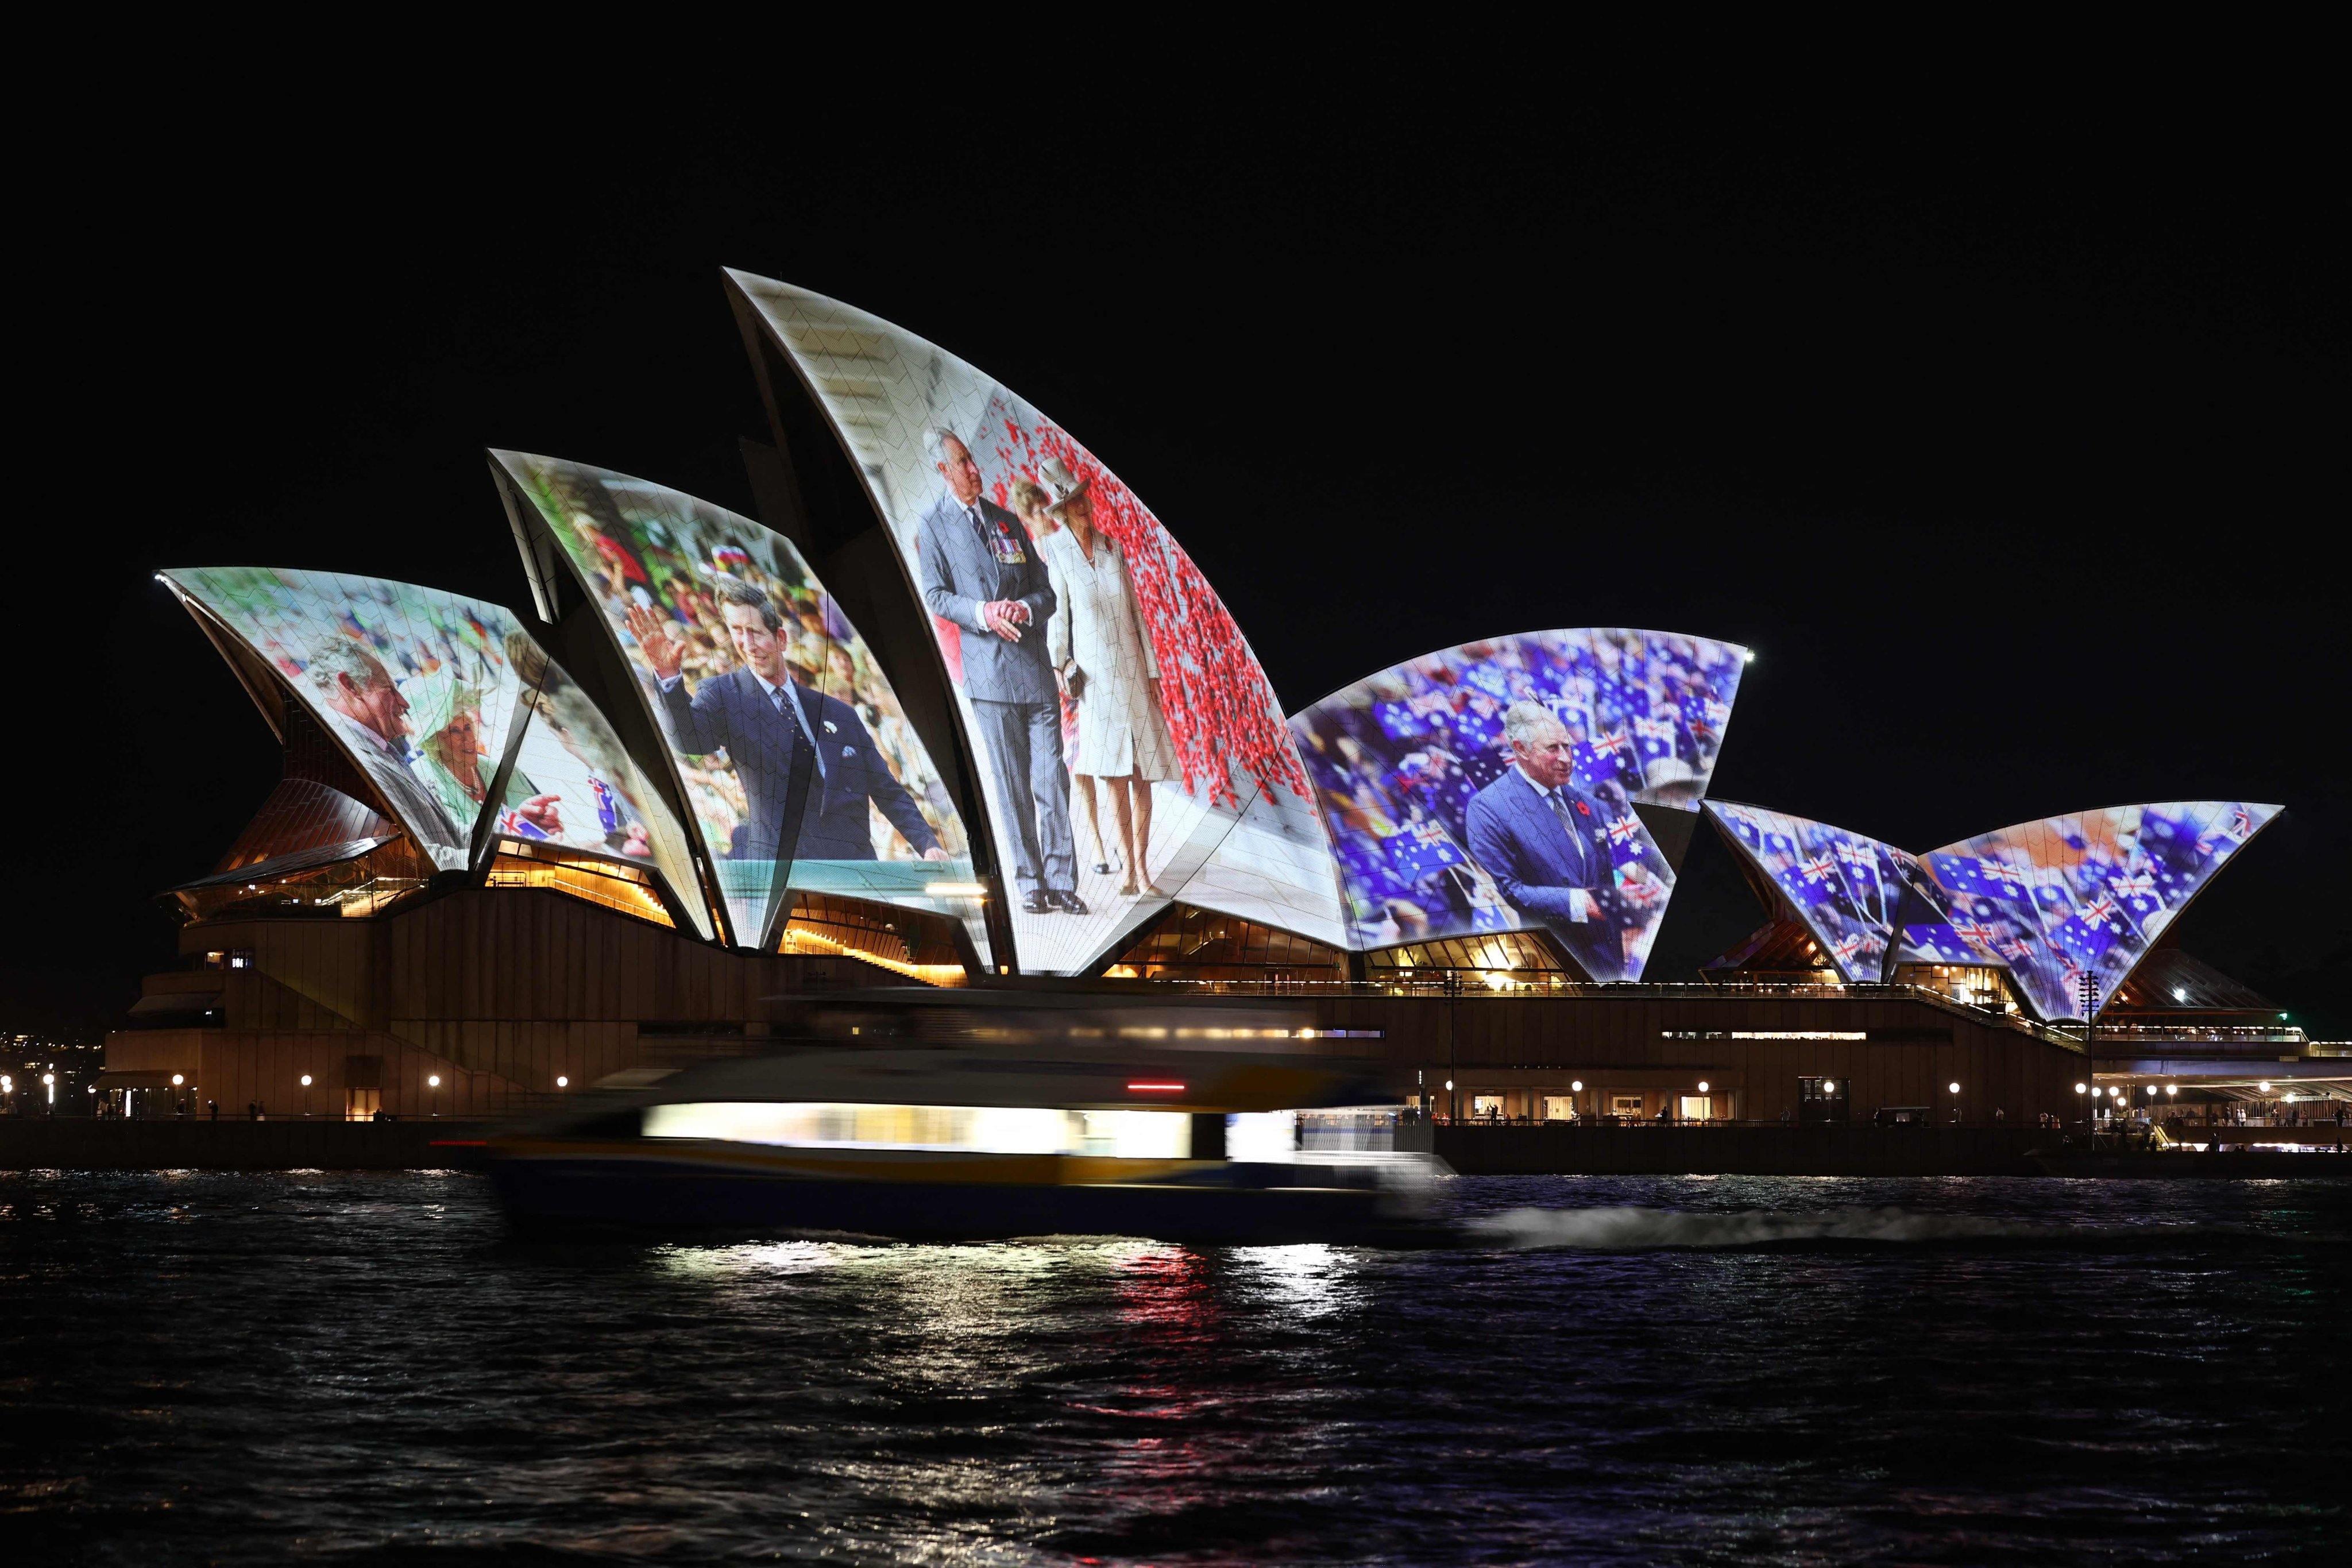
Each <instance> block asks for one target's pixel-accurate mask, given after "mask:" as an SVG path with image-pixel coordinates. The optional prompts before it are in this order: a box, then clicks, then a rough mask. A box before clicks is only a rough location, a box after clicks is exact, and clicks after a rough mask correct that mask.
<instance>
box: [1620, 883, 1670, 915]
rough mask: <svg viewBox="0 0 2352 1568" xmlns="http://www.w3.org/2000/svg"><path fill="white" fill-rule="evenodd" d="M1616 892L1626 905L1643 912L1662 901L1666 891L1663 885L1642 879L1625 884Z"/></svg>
mask: <svg viewBox="0 0 2352 1568" xmlns="http://www.w3.org/2000/svg"><path fill="white" fill-rule="evenodd" d="M1617 891H1618V892H1620V893H1621V894H1622V895H1624V899H1625V901H1626V902H1627V903H1629V904H1632V905H1633V906H1634V907H1635V908H1636V909H1644V910H1645V909H1648V908H1649V907H1650V906H1651V905H1652V904H1654V903H1658V902H1660V901H1662V900H1664V898H1665V896H1666V892H1667V889H1665V888H1664V886H1663V885H1661V884H1659V883H1657V882H1654V881H1651V880H1650V879H1648V878H1646V877H1644V878H1643V879H1642V880H1640V881H1638V882H1628V883H1626V884H1625V885H1624V886H1623V887H1622V888H1619V889H1617Z"/></svg>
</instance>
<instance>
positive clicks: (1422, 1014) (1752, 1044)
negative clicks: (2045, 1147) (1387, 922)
mask: <svg viewBox="0 0 2352 1568" xmlns="http://www.w3.org/2000/svg"><path fill="white" fill-rule="evenodd" d="M1317 1013H1318V1027H1320V1028H1328V1029H1346V1030H1371V1029H1377V1030H1379V1031H1380V1035H1381V1037H1380V1039H1379V1040H1378V1041H1377V1042H1373V1041H1370V1040H1365V1039H1360V1038H1340V1039H1334V1040H1330V1041H1328V1042H1327V1043H1325V1044H1323V1045H1322V1046H1321V1047H1319V1048H1321V1049H1323V1050H1325V1051H1328V1052H1329V1053H1332V1054H1339V1055H1358V1054H1371V1051H1368V1050H1367V1049H1366V1047H1371V1049H1372V1051H1377V1053H1378V1054H1379V1055H1380V1056H1381V1057H1383V1058H1385V1059H1387V1060H1388V1061H1389V1062H1390V1063H1391V1064H1392V1065H1394V1066H1395V1067H1397V1068H1402V1069H1408V1070H1410V1071H1414V1072H1418V1073H1419V1074H1420V1075H1421V1078H1422V1079H1423V1081H1424V1082H1425V1083H1427V1084H1431V1085H1435V1084H1438V1083H1442V1082H1443V1081H1444V1079H1445V1078H1446V1077H1447V1076H1449V1070H1450V1076H1452V1077H1453V1078H1454V1081H1455V1084H1456V1086H1457V1089H1458V1090H1459V1091H1460V1092H1463V1093H1468V1092H1470V1090H1471V1088H1472V1086H1475V1087H1477V1088H1478V1089H1512V1088H1516V1089H1521V1090H1523V1091H1524V1090H1538V1089H1550V1090H1551V1091H1552V1092H1559V1091H1560V1090H1561V1089H1564V1088H1565V1085H1566V1082H1567V1081H1569V1080H1571V1079H1577V1078H1582V1079H1585V1080H1586V1081H1587V1083H1588V1085H1593V1086H1597V1085H1599V1084H1603V1083H1615V1084H1618V1085H1622V1087H1625V1088H1628V1089H1631V1088H1633V1087H1636V1086H1639V1087H1645V1088H1646V1087H1655V1088H1657V1089H1660V1090H1664V1089H1668V1088H1670V1087H1674V1086H1680V1087H1679V1089H1678V1090H1677V1091H1678V1092H1681V1093H1691V1092H1695V1091H1696V1085H1697V1083H1698V1082H1699V1081H1700V1080H1701V1079H1705V1080H1706V1081H1707V1082H1708V1083H1709V1084H1710V1085H1711V1086H1714V1088H1715V1089H1716V1090H1717V1091H1718V1092H1720V1091H1723V1090H1726V1089H1728V1090H1729V1091H1730V1092H1732V1093H1734V1094H1736V1095H1737V1096H1738V1110H1737V1114H1738V1117H1739V1118H1741V1119H1742V1120H1746V1121H1777V1120H1778V1119H1780V1115H1781V1113H1782V1112H1783V1111H1787V1112H1790V1114H1793V1113H1794V1112H1795V1110H1796V1106H1797V1088H1798V1084H1797V1080H1798V1079H1801V1078H1831V1079H1836V1080H1839V1081H1841V1082H1843V1084H1844V1085H1845V1086H1846V1088H1845V1090H1844V1092H1845V1093H1846V1095H1847V1097H1848V1099H1847V1103H1848V1105H1849V1106H1850V1107H1852V1108H1853V1110H1852V1113H1853V1115H1854V1116H1855V1117H1856V1118H1857V1119H1864V1118H1867V1117H1868V1116H1869V1115H1870V1114H1871V1113H1872V1111H1873V1110H1875V1109H1876V1108H1877V1107H1880V1106H1895V1105H1904V1106H1921V1105H1924V1106H1929V1107H1932V1108H1934V1110H1935V1111H1936V1113H1937V1119H1938V1120H1943V1119H1944V1118H1945V1117H1947V1116H1948V1112H1949V1110H1950V1108H1951V1106H1952V1105H1953V1103H1954V1101H1955V1100H1956V1099H1957V1100H1958V1104H1959V1106H1960V1109H1961V1111H1962V1115H1963V1116H1964V1118H1965V1119H1966V1120H1968V1121H1983V1120H1989V1119H1990V1117H1991V1115H1992V1113H1993V1111H1994V1110H2000V1111H2002V1112H2003V1113H2004V1115H2005V1117H2006V1119H2007V1120H2009V1121H2012V1122H2014V1121H2018V1120H2019V1119H2020V1118H2023V1119H2024V1120H2026V1121H2029V1122H2030V1121H2032V1118H2033V1117H2034V1116H2035V1115H2036V1114H2038V1113H2039V1112H2042V1111H2045V1110H2046V1111H2055V1112H2058V1113H2060V1114H2061V1115H2063V1116H2066V1117H2068V1118H2070V1119H2071V1118H2073V1117H2075V1116H2079V1115H2080V1114H2081V1113H2082V1110H2081V1105H2080V1100H2081V1098H2082V1097H2080V1096H2078V1095H2076V1094H2075V1093H2074V1085H2075V1084H2076V1083H2078V1082H2082V1081H2084V1079H2085V1075H2086V1074H2087V1072H2088V1069H2089V1066H2090V1063H2089V1061H2088V1059H2087V1058H2084V1056H2083V1055H2082V1054H2081V1052H2080V1051H2079V1050H2075V1049H2072V1048H2069V1047H2066V1046H2064V1045H2061V1044H2057V1043H2054V1042H2053V1041H2050V1040H2047V1039H2044V1038H2042V1037H2038V1036H2036V1035H2034V1034H2032V1033H2030V1032H2028V1031H2026V1030H2024V1029H2022V1028H2019V1027H2015V1026H2010V1025H2006V1024H2002V1023H2000V1022H1997V1021H1994V1020H1993V1019H1990V1018H1979V1017H1978V1016H1974V1015H1973V1013H1972V1011H1971V1010H1969V1009H1965V1008H1959V1007H1945V1006H1939V1005H1937V1004H1935V1003H1932V1002H1928V1001H1924V1000H1909V999H1903V998H1894V997H1885V998H1881V997H1874V996H1851V997H1821V998H1811V997H1763V996H1745V995H1739V994H1709V993H1708V992H1707V991H1706V989H1704V988H1701V987H1696V986H1694V987H1691V988H1690V989H1689V991H1687V992H1686V993H1682V994H1674V995H1665V994H1655V993H1653V994H1629V995H1624V996H1607V995H1603V996H1548V995H1545V994H1541V993H1526V994H1510V993H1504V994H1485V995H1480V994H1465V995H1463V996H1461V997H1459V998H1457V999H1454V1000H1453V1001H1451V1002H1449V1001H1448V1000H1446V999H1445V998H1444V997H1438V996H1428V997H1391V996H1352V997H1348V998H1344V999H1332V1000H1328V1001H1325V1002H1322V1003H1319V1004H1318V1006H1317ZM1853 1033H1862V1034H1864V1035H1866V1036H1868V1037H1869V1038H1866V1039H1862V1040H1852V1039H1844V1040H1841V1039H1790V1038H1781V1039H1753V1038H1751V1039H1735V1038H1732V1036H1733V1035H1734V1034H1747V1035H1759V1034H1764V1035H1782V1036H1788V1035H1801V1034H1815V1035H1831V1034H1853ZM1433 1069H1434V1070H1433ZM1953 1083H1958V1084H1959V1085H1960V1086H1961V1092H1960V1094H1959V1095H1958V1096H1957V1097H1956V1096H1954V1095H1953V1094H1952V1093H1951V1092H1950V1090H1949V1088H1948V1086H1949V1085H1951V1084H1953ZM1466 1103H1467V1102H1466V1101H1465V1104H1466Z"/></svg>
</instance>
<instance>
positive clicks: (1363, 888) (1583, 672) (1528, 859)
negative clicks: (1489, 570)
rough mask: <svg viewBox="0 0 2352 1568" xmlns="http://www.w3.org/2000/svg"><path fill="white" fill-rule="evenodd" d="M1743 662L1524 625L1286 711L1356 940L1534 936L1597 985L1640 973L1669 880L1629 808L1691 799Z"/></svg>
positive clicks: (1717, 649)
mask: <svg viewBox="0 0 2352 1568" xmlns="http://www.w3.org/2000/svg"><path fill="white" fill-rule="evenodd" d="M1746 658H1747V650H1745V649H1744V648H1741V647H1737V646H1735V645H1733V644H1730V643H1722V642H1714V641H1710V640H1708V639H1706V638H1704V637H1679V636H1675V635H1672V634H1668V633H1663V632H1648V631H1635V630H1630V629H1625V628H1616V627H1603V628H1593V629H1584V630H1572V631H1549V632H1531V633H1528V634H1526V635H1523V636H1519V637H1497V638H1495V639H1493V640H1491V641H1486V642H1477V643H1466V644H1465V645H1463V646H1462V647H1455V648H1449V649H1446V650H1445V651H1444V652H1441V653H1433V654H1430V655H1427V656H1426V657H1424V658H1418V659H1414V660H1413V661H1412V662H1411V663H1409V664H1402V665H1399V666H1397V667H1396V668H1393V669H1390V670H1386V671H1384V672H1382V673H1381V674H1380V675H1376V676H1374V677H1372V678H1371V679H1369V680H1365V681H1361V682H1360V683H1358V684H1356V685H1354V686H1350V687H1348V688H1346V689H1343V690H1340V691H1338V692H1335V693H1334V694H1332V695H1331V696H1329V697H1327V698H1325V699H1324V700H1322V701H1320V702H1318V703H1316V704H1315V705H1314V706H1313V707H1312V708H1309V709H1308V710H1306V711H1305V712H1303V713H1300V714H1298V715H1297V716H1296V717H1294V718H1293V719H1292V720H1291V721H1290V724H1291V729H1292V731H1293V732H1294V733H1295V734H1296V736H1297V742H1298V749H1299V753H1300V755H1301V756H1302V757H1303V758H1304V759H1305V761H1306V764H1307V770H1308V772H1309V773H1310V775H1311V776H1312V778H1313V780H1314V784H1315V787H1316V789H1317V791H1318V794H1319V795H1320V797H1321V800H1322V805H1323V813H1324V817H1325V819H1326V821H1327V822H1328V824H1329V826H1330V831H1331V837H1332V840H1333V847H1334V852H1335V853H1336V855H1337V856H1338V858H1339V865H1340V868H1341V873H1342V876H1343V879H1344V880H1345V883H1346V890H1347V901H1348V905H1349V928H1350V929H1349V942H1350V945H1351V946H1356V947H1364V948H1370V947H1383V946H1387V945H1390V944H1391V943H1396V942H1418V941H1423V940H1427V939H1432V938H1439V937H1449V936H1458V935H1463V934H1465V933H1468V932H1473V931H1519V930H1530V929H1537V928H1540V929H1543V930H1547V931H1551V932H1552V933H1553V934H1554V935H1555V936H1557V937H1558V938H1559V941H1560V942H1561V943H1562V945H1563V946H1565V947H1566V948H1567V949H1568V951H1569V952H1570V953H1571V954H1573V955H1574V957H1575V959H1576V961H1577V963H1579V964H1580V966H1582V968H1583V969H1584V971H1585V973H1587V974H1588V975H1590V976H1591V978H1592V979H1595V980H1636V979H1639V978H1640V977H1641V974H1642V969H1643V964H1644V963H1646V962H1647V960H1648V958H1649V953H1650V947H1651V944H1652V942H1654V939H1655V937H1656V935H1657V929H1658V921H1659V920H1660V919H1661V917H1663V916H1664V913H1665V909H1666V903H1667V900H1668V899H1669V898H1670V897H1671V896H1672V894H1673V892H1674V884H1675V877H1674V871H1673V869H1672V868H1670V867H1669V866H1668V864H1667V862H1666V858H1665V857H1664V855H1663V854H1662V853H1660V851H1659V849H1658V846H1657V844H1656V843H1655V841H1654V839H1653V838H1652V837H1651V835H1650V831H1649V829H1648V827H1647V826H1644V825H1643V822H1642V819H1641V816H1640V815H1639V814H1638V813H1637V812H1636V811H1635V810H1634V806H1635V805H1637V804H1638V805H1656V806H1671V807H1675V808H1677V809H1681V810H1696V808H1697V806H1698V803H1699V800H1700V797H1701V796H1702V795H1705V794H1706V784H1707V779H1708V776H1709V774H1710V773H1712V772H1713V771H1714V766H1715V758H1716V754H1717V752H1718V750H1720V748H1721V746H1722V744H1723V735H1724V731H1725V728H1726V727H1727V725H1728V723H1729V722H1730V719H1731V705H1732V702H1733V700H1734V699H1735V698H1736V697H1737V696H1738V688H1739V675H1740V670H1741V668H1742V666H1743V665H1744V664H1745V662H1746Z"/></svg>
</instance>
